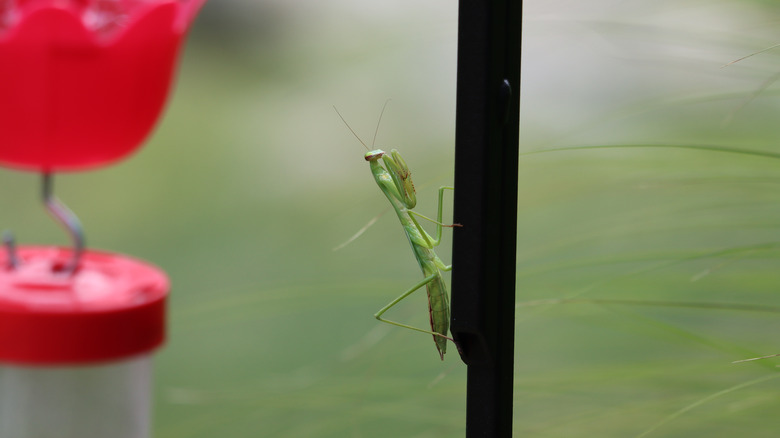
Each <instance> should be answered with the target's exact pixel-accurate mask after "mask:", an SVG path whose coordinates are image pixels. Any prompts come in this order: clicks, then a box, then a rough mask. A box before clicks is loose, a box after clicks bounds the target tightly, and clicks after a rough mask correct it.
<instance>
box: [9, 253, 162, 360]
mask: <svg viewBox="0 0 780 438" xmlns="http://www.w3.org/2000/svg"><path fill="white" fill-rule="evenodd" d="M17 256H18V258H19V264H18V266H16V267H15V268H10V267H7V265H8V262H7V254H6V252H5V251H0V362H2V363H15V364H29V365H57V364H86V363H94V362H104V361H110V360H116V359H122V358H125V357H129V356H134V355H138V354H141V353H146V352H150V351H152V350H154V349H155V348H157V347H158V346H160V344H162V342H163V340H164V338H165V300H166V297H167V295H168V290H169V283H168V278H167V277H166V275H165V274H164V273H163V272H162V271H161V270H159V269H158V268H156V267H153V266H151V265H148V264H146V263H143V262H141V261H139V260H135V259H131V258H128V257H125V256H120V255H115V254H109V253H101V252H95V251H86V252H84V254H83V255H82V258H81V262H80V264H79V269H78V270H77V271H76V272H75V273H74V274H72V275H69V274H66V273H62V272H58V270H59V269H61V268H62V266H64V265H65V264H66V263H67V262H68V260H70V256H71V251H70V250H69V249H64V248H53V247H22V248H19V249H18V250H17Z"/></svg>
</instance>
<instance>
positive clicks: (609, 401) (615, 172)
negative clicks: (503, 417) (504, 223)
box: [0, 0, 780, 438]
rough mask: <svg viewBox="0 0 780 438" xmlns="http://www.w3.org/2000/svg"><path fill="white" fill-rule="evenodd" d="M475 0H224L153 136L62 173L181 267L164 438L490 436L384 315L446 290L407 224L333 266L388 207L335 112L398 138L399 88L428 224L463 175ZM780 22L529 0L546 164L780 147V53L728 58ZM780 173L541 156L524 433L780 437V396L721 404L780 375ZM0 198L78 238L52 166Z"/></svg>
mask: <svg viewBox="0 0 780 438" xmlns="http://www.w3.org/2000/svg"><path fill="white" fill-rule="evenodd" d="M451 3H452V2H443V1H439V2H430V3H428V2H426V3H424V4H420V3H417V2H415V3H412V2H411V1H404V2H389V1H387V2H385V1H383V2H377V4H376V5H374V6H372V7H369V6H366V5H365V4H364V3H360V2H351V1H348V0H341V1H338V2H332V3H330V2H329V3H328V4H327V5H324V4H319V3H317V2H301V3H296V4H292V3H291V6H288V7H283V6H280V5H278V4H276V3H274V2H267V3H266V2H260V3H257V4H256V5H254V6H252V7H246V8H245V9H238V8H239V4H240V3H239V2H232V3H224V4H223V5H220V3H219V2H211V3H209V4H208V6H207V8H206V10H205V11H204V13H205V15H204V16H203V19H202V20H201V22H200V23H199V25H198V26H196V28H195V29H194V32H193V34H192V35H191V39H190V43H189V45H188V48H187V51H186V53H185V56H184V58H183V62H182V66H181V72H180V77H179V81H178V86H177V89H176V92H175V94H174V96H173V98H172V100H171V103H170V106H169V108H168V111H167V113H166V115H165V116H164V118H163V120H162V121H161V124H160V126H159V128H158V129H157V131H156V132H155V133H154V135H153V137H152V138H151V139H150V141H149V142H148V144H147V145H146V146H145V147H144V148H143V149H142V150H141V152H139V153H138V154H137V155H136V156H134V157H133V158H132V159H129V160H127V161H126V162H124V163H121V164H120V165H117V166H114V167H111V168H108V169H105V170H100V171H96V172H91V173H88V174H75V175H63V176H61V177H58V179H57V180H56V183H57V187H56V192H57V193H58V195H59V196H60V197H61V198H62V200H63V201H65V202H66V203H67V204H68V205H69V206H71V207H72V208H73V209H74V210H75V211H76V212H77V213H78V214H79V216H80V217H81V218H82V221H83V222H84V225H85V227H86V230H87V237H88V243H89V245H90V246H91V247H94V248H101V249H107V250H111V251H117V252H122V253H126V254H131V255H133V256H136V257H140V258H143V259H146V260H149V261H152V262H154V263H156V264H158V265H160V266H161V267H163V268H164V269H165V270H166V271H167V272H168V273H169V274H170V276H171V278H172V281H173V286H174V289H173V294H172V297H171V307H170V339H169V342H168V345H167V346H166V347H165V348H164V349H163V350H162V351H161V352H160V353H159V355H158V356H157V359H156V364H157V372H156V382H155V385H156V386H155V387H156V400H155V418H156V419H155V436H157V437H158V438H167V437H171V438H173V437H176V438H185V437H186V438H199V437H213V436H226V437H244V436H247V437H248V436H252V437H258V436H260V437H385V436H386V437H399V436H400V437H451V436H463V430H464V424H465V423H464V422H465V419H464V409H465V392H464V391H465V371H466V370H465V367H464V366H463V365H462V364H460V363H459V361H458V359H457V357H456V354H455V353H454V351H453V352H451V353H450V354H448V357H447V358H446V361H445V362H444V363H441V362H440V361H439V360H438V358H437V354H436V351H435V348H434V347H433V343H432V342H431V339H430V338H429V337H427V336H422V335H419V334H416V333H412V332H408V331H405V330H400V329H395V328H391V327H384V326H383V325H379V324H377V322H376V321H375V320H374V319H373V318H372V316H371V315H372V314H373V313H374V312H375V311H376V310H377V309H379V308H380V307H381V306H382V305H384V304H385V303H386V302H388V301H389V300H390V299H392V298H394V297H395V296H397V295H398V294H399V293H400V292H401V291H402V290H405V289H406V288H407V287H409V285H411V284H413V282H414V281H416V279H417V278H418V277H419V270H418V268H417V266H416V262H415V261H414V259H413V257H412V256H411V253H410V251H409V248H408V245H407V243H406V242H405V239H404V238H403V234H402V232H401V230H400V229H399V226H398V224H397V223H396V221H395V218H394V217H392V215H391V214H386V215H384V216H383V217H382V218H380V220H379V221H378V222H377V224H376V225H375V226H373V227H372V228H371V229H370V230H369V231H368V232H367V233H366V234H365V235H364V236H362V237H361V238H359V239H357V240H356V241H355V242H353V243H352V244H350V245H349V246H347V247H346V248H344V249H342V250H340V251H338V252H335V253H334V252H332V251H331V249H332V248H333V247H335V246H336V245H338V244H339V243H341V242H343V241H344V240H346V239H347V238H348V237H349V236H350V235H352V234H353V233H354V232H355V231H357V230H358V229H359V228H360V227H361V226H363V225H364V224H365V223H366V222H367V221H368V220H370V219H371V218H372V217H374V216H375V215H376V214H378V213H380V212H381V211H383V210H384V209H385V208H386V205H385V204H386V202H385V201H384V199H383V198H382V197H381V195H380V193H379V191H378V190H377V188H376V186H375V184H374V182H373V181H372V179H371V177H370V174H369V171H368V169H367V166H366V164H365V162H364V161H363V159H362V155H363V148H362V146H360V144H359V143H358V142H357V141H356V140H355V139H354V138H353V137H352V136H351V134H350V133H349V132H348V130H347V129H346V128H345V127H344V126H343V124H342V123H341V121H340V120H339V119H338V117H337V116H336V114H335V112H334V111H333V109H332V105H336V106H338V108H339V110H340V111H341V112H342V114H344V116H345V117H346V119H347V120H348V121H349V123H350V125H351V126H352V127H353V128H354V129H355V130H356V131H357V132H358V133H359V134H360V135H361V137H363V139H364V140H365V141H370V138H371V136H372V135H373V130H374V126H375V123H376V117H377V116H378V113H379V110H380V109H381V106H382V104H383V103H384V101H385V100H386V99H387V98H392V99H393V101H392V102H391V104H390V106H389V107H388V110H387V112H386V114H385V117H384V119H383V122H382V126H381V127H380V132H379V136H378V142H377V143H378V146H381V147H384V148H388V149H389V148H393V147H395V148H398V149H399V150H401V151H402V152H403V154H404V157H405V159H406V160H407V162H408V163H409V165H410V167H411V168H412V170H413V172H414V175H415V178H416V179H415V181H416V183H417V185H418V191H419V197H420V201H419V206H420V209H421V212H422V213H425V214H432V213H433V212H434V211H435V191H436V187H438V186H439V185H442V184H445V183H449V182H451V179H452V175H451V169H452V162H453V157H452V156H451V155H452V152H451V151H452V143H453V135H454V90H455V89H454V83H455V82H454V81H455V76H454V66H455V34H456V33H455V28H454V25H455V15H454V12H455V11H454V4H451ZM224 5H229V6H224ZM229 8H237V11H244V12H243V13H237V12H236V11H232V12H231V14H227V15H225V11H226V10H227V9H229ZM409 10H414V11H415V14H409V13H407V12H408V11H409ZM777 12H778V11H777V9H776V6H775V5H774V3H765V4H764V5H763V6H762V5H761V4H760V3H759V2H750V3H749V2H712V3H710V4H709V5H703V4H699V3H697V2H690V1H687V2H679V1H678V2H666V1H664V2H653V4H652V5H651V4H639V3H637V2H627V3H625V2H623V3H621V4H620V5H610V4H609V2H606V1H604V2H597V3H596V4H595V5H594V4H593V3H591V2H589V3H588V7H587V8H584V5H581V4H579V3H578V2H571V3H568V4H567V6H566V7H564V6H563V3H561V2H553V3H544V4H543V3H542V2H527V4H526V14H527V16H526V23H525V29H524V31H525V36H524V38H525V40H524V44H525V51H524V57H525V58H524V81H525V83H524V88H523V112H522V117H523V118H522V125H523V126H522V132H521V134H522V138H523V140H522V144H521V150H522V151H523V152H526V151H532V150H539V149H552V148H556V147H562V146H572V145H574V146H577V145H599V144H617V143H621V144H626V143H649V142H657V143H664V144H681V143H686V144H690V143H697V144H703V143H706V144H720V145H728V146H733V147H742V148H746V149H758V150H767V151H774V152H779V151H780V150H778V148H777V146H776V145H777V144H778V140H780V138H778V137H780V136H779V135H778V134H779V133H778V132H777V129H776V124H777V123H776V121H775V120H776V118H777V114H778V109H780V108H778V104H777V102H776V90H773V87H772V86H770V87H769V88H768V89H767V90H766V92H765V93H763V94H761V95H760V96H759V97H758V98H757V99H754V100H752V101H749V102H748V100H747V99H749V98H750V96H751V95H752V94H753V92H754V91H755V90H756V88H758V87H760V86H761V84H762V82H764V81H765V80H767V79H768V78H770V77H772V75H773V74H774V73H775V71H776V66H777V63H776V56H777V54H776V53H773V52H768V53H766V54H762V55H760V56H757V57H754V58H749V59H747V60H745V61H742V62H741V63H739V64H735V65H734V66H730V67H728V68H725V69H721V68H720V66H721V65H723V64H725V63H726V62H728V61H731V60H733V59H736V58H738V57H740V56H743V55H745V54H747V53H751V52H753V51H756V50H758V49H760V48H763V47H768V46H770V45H771V44H773V43H776V42H777V41H775V38H776V35H775V32H774V27H776V23H777V19H776V17H778V15H777ZM266 13H267V15H264V14H266ZM239 17H240V18H239ZM692 17H696V20H693V19H692ZM237 20H238V21H237ZM239 22H241V23H267V24H268V27H267V28H266V27H262V28H260V27H259V26H258V27H257V28H255V27H253V26H250V25H246V26H243V27H242V26H238V25H237V24H236V23H239ZM272 24H273V25H272ZM774 88H776V87H774ZM745 103H747V104H745ZM779 165H780V162H779V161H777V160H772V159H768V158H762V157H751V156H737V155H731V154H722V153H712V152H705V151H694V150H670V149H664V150H660V149H604V150H582V151H567V152H550V153H540V154H534V155H526V156H524V157H523V160H522V162H521V167H520V174H521V176H520V181H519V183H520V199H519V201H520V213H519V223H518V226H519V235H518V248H519V250H518V308H517V331H516V339H517V341H516V342H517V344H516V374H515V436H529V437H594V436H599V437H636V436H640V435H641V434H642V433H643V432H646V431H650V432H649V433H648V434H647V435H646V436H650V437H705V436H706V437H727V436H734V435H738V434H745V433H747V432H746V431H749V434H750V435H751V436H754V437H774V436H775V435H776V430H777V427H778V426H780V421H778V420H777V416H776V411H777V408H778V404H780V396H778V389H780V381H777V380H766V381H759V383H756V384H753V385H750V386H746V387H743V388H739V389H736V390H734V391H732V392H727V393H723V394H722V395H719V396H717V397H714V398H711V399H708V397H712V396H713V395H714V394H720V393H721V392H722V391H725V390H727V389H729V388H734V387H736V386H737V385H742V384H745V383H746V382H751V381H756V379H762V378H765V377H771V376H773V375H775V373H776V372H777V369H776V367H775V365H776V364H777V363H778V360H779V359H768V360H764V361H757V362H751V363H744V364H731V361H733V360H738V359H744V358H748V357H752V356H759V355H764V354H772V353H777V352H780V343H778V342H777V337H776V336H775V333H776V332H777V329H778V315H777V313H776V308H777V307H778V306H780V296H778V293H777V290H778V286H780V278H778V275H777V272H778V271H777V263H778V258H779V257H780V236H778V233H777V219H778V214H779V213H780V202H779V201H780V192H779V191H778V184H779V183H780V166H779ZM0 187H8V188H11V187H12V188H13V189H12V190H3V191H2V192H1V193H0V202H1V203H2V205H3V208H2V226H3V227H9V228H13V229H14V230H15V232H16V234H17V236H18V238H19V240H20V242H21V243H23V244H24V243H53V244H67V240H66V238H65V236H63V235H62V233H61V231H60V230H59V229H58V227H56V226H55V225H54V224H52V223H51V222H50V220H49V218H48V217H47V216H46V215H45V214H44V213H43V212H42V209H41V207H40V206H39V205H38V202H39V201H38V194H37V192H38V189H39V188H38V181H37V177H36V176H31V175H26V174H20V173H15V172H10V171H4V172H0ZM450 243H451V238H450V237H449V236H446V237H445V239H444V244H443V245H442V249H441V250H440V251H439V254H440V255H442V258H443V259H444V260H445V261H446V260H450V257H449V255H448V254H449V245H450ZM550 300H553V301H550ZM555 300H559V301H555ZM560 300H563V301H560ZM589 300H590V301H589ZM597 300H602V301H597ZM608 300H613V301H608ZM619 300H623V301H638V300H644V301H675V302H701V303H740V304H750V305H755V306H758V307H759V308H763V309H764V310H765V311H763V312H762V311H748V310H739V309H711V308H710V309H706V308H692V307H691V308H685V307H674V306H665V305H661V306H650V305H643V304H640V303H637V304H635V305H631V304H627V303H625V302H621V301H619ZM408 301H409V302H408V303H407V302H404V303H403V304H402V305H401V306H400V307H399V308H398V310H395V314H394V317H395V318H396V319H399V320H405V321H409V322H411V323H413V324H415V325H418V326H424V325H425V324H426V318H427V316H426V312H425V303H424V297H422V296H420V297H412V298H410V299H409V300H408ZM702 401H706V402H702ZM696 403H701V404H700V405H696ZM690 406H694V407H693V408H691V409H690V410H687V411H685V412H684V413H682V414H680V415H679V416H677V417H674V415H675V413H679V412H680V411H681V410H684V409H686V407H690ZM665 420H669V421H668V422H666V423H663V422H664V421H665ZM656 425H659V426H658V428H657V429H653V428H654V427H655V426H656Z"/></svg>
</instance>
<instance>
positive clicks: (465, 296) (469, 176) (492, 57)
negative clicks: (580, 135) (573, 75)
mask: <svg viewBox="0 0 780 438" xmlns="http://www.w3.org/2000/svg"><path fill="white" fill-rule="evenodd" d="M521 17H522V1H521V0H481V1H480V0H461V1H460V5H459V19H458V88H457V93H458V94H457V113H456V132H455V135H456V138H455V207H454V220H455V222H457V223H460V224H462V225H463V227H462V228H456V229H455V231H454V237H453V257H452V261H453V266H454V268H455V269H453V271H452V327H451V331H452V333H453V336H454V338H455V340H456V342H457V343H458V345H459V347H460V348H461V350H462V351H461V358H462V359H463V361H464V362H465V363H466V364H467V365H468V384H467V416H466V437H467V438H476V437H506V438H509V437H511V436H512V389H513V371H514V370H513V368H514V330H515V329H514V314H515V269H516V239H517V155H518V130H519V106H520V98H519V92H520V35H521Z"/></svg>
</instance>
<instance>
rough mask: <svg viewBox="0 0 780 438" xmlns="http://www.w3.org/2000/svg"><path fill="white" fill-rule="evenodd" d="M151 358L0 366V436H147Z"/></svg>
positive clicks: (144, 437)
mask: <svg viewBox="0 0 780 438" xmlns="http://www.w3.org/2000/svg"><path fill="white" fill-rule="evenodd" d="M151 377H152V366H151V357H150V356H142V357H137V358H133V359H130V360H125V361H121V362H112V363H109V364H101V365H97V366H95V365H89V366H76V367H56V368H55V367H22V366H10V365H6V364H0V438H148V437H149V433H150V411H151V409H150V404H151V392H150V390H151Z"/></svg>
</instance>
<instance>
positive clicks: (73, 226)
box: [3, 173, 85, 275]
mask: <svg viewBox="0 0 780 438" xmlns="http://www.w3.org/2000/svg"><path fill="white" fill-rule="evenodd" d="M53 188H54V183H53V177H52V174H51V173H44V174H43V203H44V204H45V205H46V211H47V212H48V213H49V215H50V216H51V217H52V218H54V220H56V221H57V222H59V223H60V225H62V226H63V228H65V231H67V232H68V235H70V238H71V241H72V242H73V252H72V255H71V258H70V260H69V261H68V263H67V264H66V265H65V266H63V267H62V269H58V270H57V272H59V273H64V274H67V275H72V274H73V273H74V272H76V269H78V267H79V263H80V262H81V256H82V255H83V253H84V246H85V244H84V242H85V238H84V229H83V228H82V226H81V221H79V218H78V217H77V216H76V215H75V214H74V213H73V211H71V209H69V208H68V207H67V206H66V205H65V204H63V203H62V202H61V201H60V200H59V199H57V197H56V196H54V193H53V192H54V190H53ZM3 247H5V250H6V253H7V261H6V268H7V269H16V268H17V267H18V266H19V265H20V264H21V263H22V261H21V259H20V258H19V255H18V254H17V252H16V240H15V239H14V235H13V233H12V232H11V231H10V230H6V231H4V232H3Z"/></svg>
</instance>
